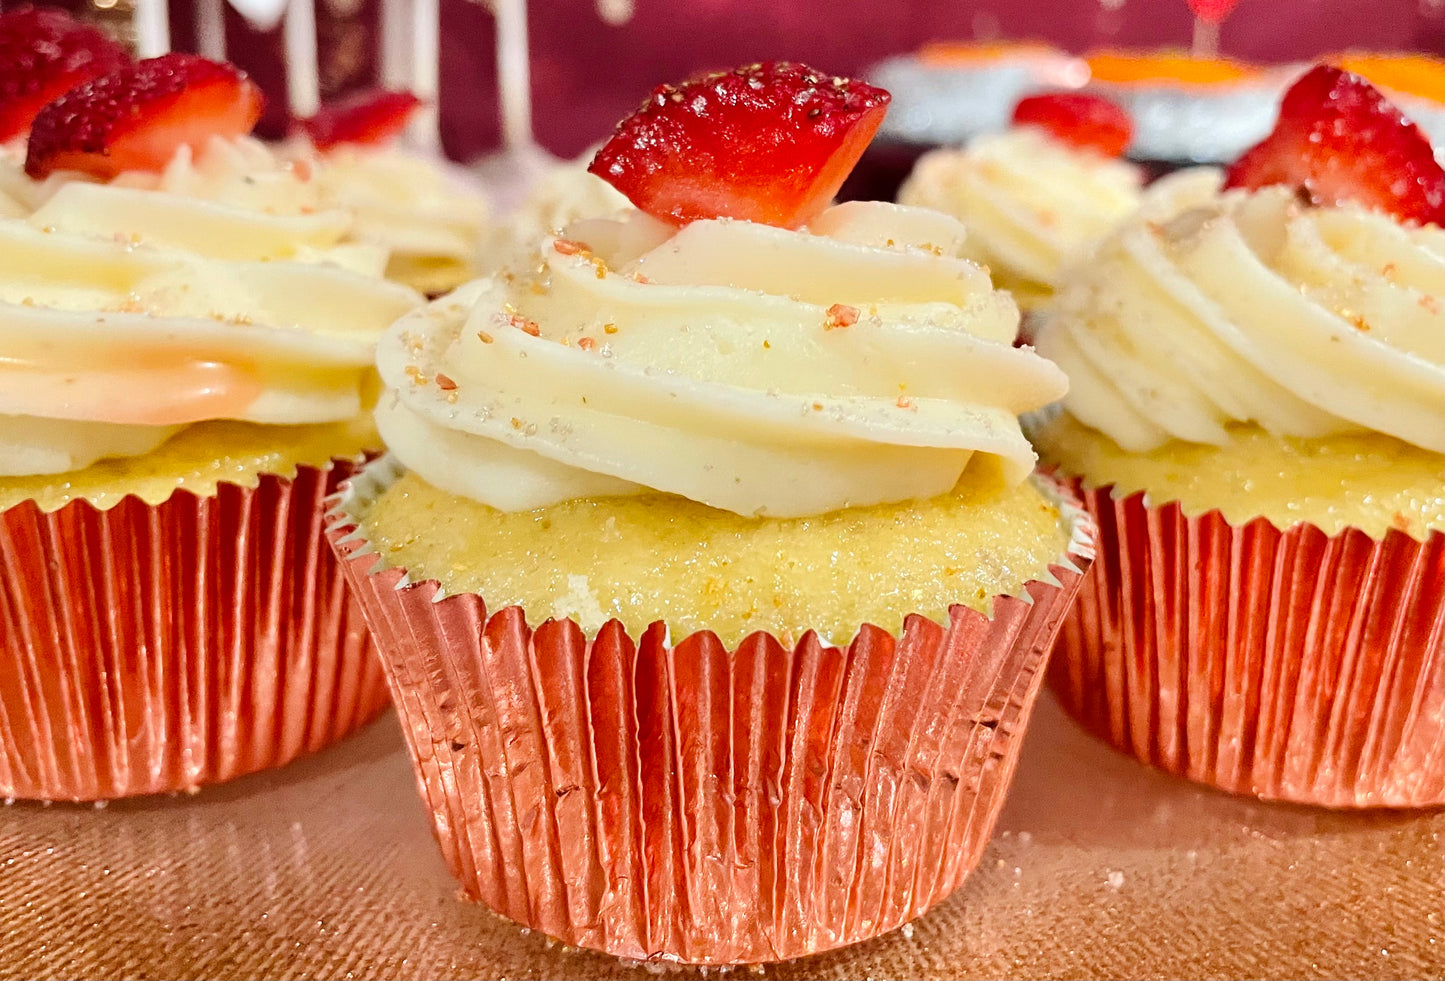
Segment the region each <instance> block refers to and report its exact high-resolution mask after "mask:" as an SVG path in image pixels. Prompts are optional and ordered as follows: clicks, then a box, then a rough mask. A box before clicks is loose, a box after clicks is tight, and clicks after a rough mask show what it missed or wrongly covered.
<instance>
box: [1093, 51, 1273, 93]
mask: <svg viewBox="0 0 1445 981" xmlns="http://www.w3.org/2000/svg"><path fill="white" fill-rule="evenodd" d="M1085 60H1086V61H1087V62H1088V63H1089V71H1090V73H1091V76H1092V78H1093V80H1094V81H1096V82H1113V83H1117V84H1128V83H1131V82H1159V81H1167V82H1183V83H1185V84H1188V85H1227V84H1229V83H1231V82H1239V81H1243V80H1246V79H1251V78H1254V77H1256V76H1257V75H1259V74H1260V68H1259V67H1258V66H1257V65H1251V64H1249V63H1248V62H1243V61H1233V60H1231V59H1229V58H1194V57H1191V56H1190V55H1189V54H1187V53H1185V52H1183V51H1095V52H1093V53H1091V54H1089V55H1087V56H1085Z"/></svg>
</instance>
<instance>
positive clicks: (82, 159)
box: [25, 54, 264, 179]
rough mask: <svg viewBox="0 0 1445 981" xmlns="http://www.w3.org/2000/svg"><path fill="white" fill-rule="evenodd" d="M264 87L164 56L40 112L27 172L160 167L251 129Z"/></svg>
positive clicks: (234, 71)
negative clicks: (184, 151) (183, 151)
mask: <svg viewBox="0 0 1445 981" xmlns="http://www.w3.org/2000/svg"><path fill="white" fill-rule="evenodd" d="M263 104H264V103H263V99H262V96H261V90H260V89H259V88H257V87H256V84H255V83H254V82H252V81H251V80H250V79H249V78H247V77H246V74H245V72H243V71H241V70H240V69H239V68H234V67H232V66H231V65H223V64H220V63H219V62H214V61H207V60H206V59H205V58H202V57H199V56H198V55H190V54H168V55H162V56H161V57H159V58H148V59H147V60H145V61H141V62H137V63H136V64H134V65H128V66H126V67H125V68H122V69H120V70H119V71H115V72H112V73H111V74H109V75H104V76H102V77H100V78H97V79H95V80H94V81H90V82H86V83H85V84H84V85H81V86H80V87H79V88H76V89H72V90H71V91H70V92H67V93H66V94H65V95H63V96H61V97H60V98H59V99H56V100H55V101H54V102H52V103H50V105H48V106H46V107H45V108H44V109H42V110H41V111H40V114H39V115H37V116H36V117H35V124H34V125H33V126H32V127H31V130H30V146H29V150H28V152H27V154H26V156H25V172H26V173H27V174H29V175H30V176H31V177H37V178H39V177H44V176H45V175H46V174H49V173H50V172H51V171H54V170H80V171H84V172H85V173H88V174H92V175H94V176H96V177H100V178H104V179H109V178H111V177H114V176H115V175H116V174H119V173H121V172H122V171H126V170H160V169H162V168H163V167H165V165H166V164H167V163H169V162H170V160H171V158H172V157H174V156H175V154H176V151H177V150H179V149H180V148H181V147H182V146H190V147H191V148H192V149H197V148H199V147H201V146H203V145H204V144H205V142H206V141H207V140H209V139H210V138H211V137H212V136H221V137H235V136H244V135H246V134H247V133H249V132H251V129H252V127H254V126H255V125H256V120H258V119H260V118H261V109H262V106H263Z"/></svg>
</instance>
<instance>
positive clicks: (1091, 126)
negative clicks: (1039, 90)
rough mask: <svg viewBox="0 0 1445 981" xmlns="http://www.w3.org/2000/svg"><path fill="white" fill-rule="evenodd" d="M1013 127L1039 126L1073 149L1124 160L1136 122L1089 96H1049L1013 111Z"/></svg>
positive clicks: (1106, 102) (1028, 101)
mask: <svg viewBox="0 0 1445 981" xmlns="http://www.w3.org/2000/svg"><path fill="white" fill-rule="evenodd" d="M1014 125H1016V126H1040V127H1042V128H1044V129H1046V130H1048V131H1049V133H1050V134H1051V135H1052V136H1054V138H1056V139H1059V140H1062V141H1063V142H1065V143H1067V144H1069V145H1070V146H1076V147H1078V148H1079V149H1081V150H1094V151H1097V152H1099V153H1102V154H1103V155H1104V156H1106V157H1122V156H1123V155H1124V150H1125V149H1126V148H1127V147H1128V146H1129V141H1130V140H1131V139H1133V138H1134V122H1133V120H1131V119H1130V118H1129V114H1128V113H1127V112H1125V111H1124V110H1123V109H1120V108H1119V107H1118V106H1116V105H1114V103H1112V102H1110V101H1109V100H1108V99H1105V98H1102V97H1101V96H1097V95H1090V94H1088V93H1086V92H1050V93H1048V94H1046V95H1031V96H1029V97H1028V98H1026V99H1022V100H1020V101H1019V104H1018V105H1017V106H1015V107H1014Z"/></svg>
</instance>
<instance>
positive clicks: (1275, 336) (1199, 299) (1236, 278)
mask: <svg viewBox="0 0 1445 981" xmlns="http://www.w3.org/2000/svg"><path fill="white" fill-rule="evenodd" d="M1194 190H1195V192H1197V193H1196V195H1195V199H1194V200H1193V201H1192V202H1191V201H1190V200H1189V195H1187V194H1185V195H1178V196H1177V197H1176V199H1175V200H1174V205H1175V209H1176V213H1175V214H1174V215H1173V216H1172V217H1169V216H1168V215H1167V214H1164V213H1161V212H1157V211H1156V212H1154V213H1152V214H1143V215H1141V216H1140V217H1139V218H1137V219H1135V220H1132V221H1130V222H1128V223H1126V224H1125V225H1124V226H1123V227H1122V228H1121V229H1120V230H1119V231H1118V232H1116V233H1115V234H1114V235H1113V236H1111V237H1110V238H1109V239H1108V240H1107V241H1106V242H1105V243H1104V244H1103V245H1102V246H1101V247H1100V248H1099V249H1098V250H1097V251H1096V252H1095V253H1094V254H1093V255H1092V256H1091V257H1090V258H1089V260H1088V261H1087V262H1086V263H1082V264H1080V266H1079V267H1077V269H1076V272H1075V274H1074V277H1073V279H1072V280H1071V282H1070V283H1069V284H1068V285H1067V287H1066V288H1065V289H1064V290H1063V291H1062V293H1061V294H1060V296H1059V298H1058V302H1057V306H1056V308H1055V310H1054V312H1053V313H1052V314H1051V315H1050V317H1049V319H1048V320H1047V322H1046V324H1045V327H1044V330H1043V332H1042V334H1041V335H1040V338H1039V346H1040V350H1041V351H1042V352H1043V353H1045V354H1046V355H1047V356H1049V357H1051V358H1053V359H1055V360H1056V361H1057V362H1058V363H1059V365H1060V366H1061V367H1063V368H1064V370H1065V371H1066V372H1067V373H1068V375H1069V378H1070V391H1069V394H1068V396H1067V397H1066V398H1065V400H1064V402H1063V410H1064V411H1063V414H1062V415H1061V416H1060V417H1059V418H1058V419H1056V420H1055V421H1054V422H1053V423H1051V424H1049V425H1048V426H1046V427H1045V428H1044V429H1043V430H1042V431H1041V433H1040V434H1039V439H1040V446H1041V450H1042V452H1043V453H1044V455H1045V457H1046V459H1048V460H1050V461H1051V462H1053V463H1055V464H1057V465H1058V466H1059V467H1060V468H1061V469H1062V470H1063V471H1064V472H1066V473H1068V474H1073V475H1077V476H1078V477H1079V478H1081V480H1082V482H1083V485H1084V487H1085V488H1086V490H1087V492H1088V499H1089V502H1090V505H1091V508H1092V509H1093V510H1094V511H1095V512H1096V517H1097V518H1098V520H1099V524H1100V533H1101V536H1102V537H1101V541H1100V557H1099V562H1098V565H1097V567H1096V568H1097V572H1096V575H1095V577H1094V579H1093V580H1091V582H1090V583H1089V584H1088V585H1087V587H1086V588H1085V590H1084V592H1083V595H1082V598H1081V602H1080V603H1079V605H1078V606H1077V607H1076V610H1075V612H1074V614H1072V616H1071V619H1070V622H1069V625H1068V626H1067V627H1066V628H1065V631H1064V633H1063V634H1062V635H1061V642H1060V648H1059V651H1058V652H1057V659H1056V662H1055V674H1054V678H1055V682H1056V687H1057V688H1058V690H1059V692H1060V696H1061V698H1062V700H1063V701H1064V703H1065V705H1066V706H1067V707H1068V708H1069V710H1070V711H1071V712H1073V713H1074V714H1075V715H1077V716H1079V717H1080V718H1081V719H1082V720H1083V721H1084V722H1085V723H1086V724H1087V725H1088V726H1089V727H1090V728H1092V729H1094V730H1095V731H1096V732H1099V733H1100V734H1101V735H1103V736H1105V737H1106V738H1108V739H1109V740H1110V741H1111V742H1113V743H1114V744H1115V745H1117V746H1119V747H1120V748H1121V749H1124V750H1126V751H1128V752H1131V753H1134V754H1136V755H1137V756H1139V757H1140V758H1141V759H1143V760H1146V761H1148V762H1151V763H1153V764H1155V765H1157V766H1160V767H1163V768H1165V769H1168V770H1170V771H1172V772H1175V773H1179V774H1182V775H1185V776H1188V777H1190V778H1192V779H1195V780H1199V781H1202V782H1205V783H1210V784H1213V785H1215V786H1219V787H1222V788H1224V789H1227V790H1233V791H1236V792H1240V793H1248V794H1255V795H1258V796H1260V797H1266V798H1278V799H1285V800H1293V801H1301V802H1307V803H1316V804H1327V805H1332V806H1350V807H1368V806H1424V805H1432V804H1433V805H1438V804H1440V803H1441V799H1442V743H1445V730H1442V714H1441V707H1442V703H1445V666H1442V631H1445V593H1442V588H1441V581H1442V575H1441V574H1442V571H1445V570H1442V562H1445V539H1442V530H1445V491H1442V473H1445V458H1442V455H1441V452H1442V449H1445V430H1442V427H1441V419H1442V416H1445V348H1442V346H1441V332H1440V314H1441V310H1442V304H1445V231H1442V229H1441V227H1440V226H1441V222H1442V211H1445V186H1442V175H1441V171H1440V167H1439V165H1438V164H1436V162H1435V160H1434V158H1433V155H1432V153H1431V149H1430V146H1429V144H1428V143H1427V142H1426V141H1425V139H1424V138H1423V136H1421V135H1420V133H1419V132H1418V130H1416V129H1415V127H1414V126H1413V124H1411V123H1409V122H1408V121H1406V120H1404V119H1403V117H1401V116H1400V114H1399V113H1398V112H1397V111H1395V110H1394V109H1393V107H1391V106H1390V105H1389V104H1388V103H1387V102H1385V101H1384V99H1383V98H1382V97H1381V96H1380V95H1379V93H1378V92H1376V91H1375V90H1374V89H1373V88H1371V87H1370V86H1369V85H1368V83H1366V82H1364V81H1363V80H1361V79H1359V78H1357V77H1355V76H1351V75H1347V74H1343V73H1341V72H1339V71H1338V70H1336V69H1331V68H1319V69H1315V70H1314V71H1312V72H1310V73H1309V74H1307V75H1306V76H1304V78H1302V79H1301V80H1300V81H1299V82H1298V83H1297V84H1296V85H1295V86H1294V87H1293V88H1292V89H1291V90H1290V92H1289V94H1288V95H1287V96H1286V97H1285V100H1284V103H1283V105H1282V107H1281V113H1280V121H1279V124H1278V126H1277V128H1276V130H1275V132H1274V134H1273V135H1271V136H1270V137H1269V139H1267V140H1266V141H1265V142H1264V143H1262V144H1260V146H1258V147H1256V148H1254V149H1253V150H1251V151H1250V152H1249V153H1248V154H1246V155H1245V157H1244V158H1242V159H1241V160H1240V162H1239V163H1238V164H1236V165H1235V166H1234V168H1233V169H1232V170H1231V171H1230V172H1229V175H1228V181H1227V186H1226V188H1225V189H1224V190H1222V191H1220V190H1218V189H1215V188H1210V187H1208V186H1207V185H1200V184H1198V183H1196V184H1195V186H1194Z"/></svg>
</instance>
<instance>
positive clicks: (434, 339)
mask: <svg viewBox="0 0 1445 981" xmlns="http://www.w3.org/2000/svg"><path fill="white" fill-rule="evenodd" d="M886 100H887V93H886V92H883V91H881V90H878V89H874V88H871V87H869V86H866V85H861V84H860V83H857V82H852V81H849V80H847V79H842V78H834V77H832V76H828V75H825V74H821V73H817V72H814V71H812V70H811V69H808V68H806V67H804V66H799V65H793V64H787V63H777V64H763V65H754V66H749V67H747V68H742V69H739V70H737V71H736V72H730V73H725V74H718V75H711V76H706V77H703V78H698V79H695V80H693V81H690V82H688V83H685V84H684V85H683V86H681V87H673V86H663V87H662V88H660V89H658V90H657V91H656V92H655V93H654V94H653V96H652V98H651V99H650V101H649V102H648V103H647V105H646V106H644V108H643V109H642V110H640V111H639V113H638V114H637V115H635V116H633V117H631V118H630V119H629V120H626V121H624V123H623V124H622V126H621V127H619V130H618V133H617V135H616V136H615V137H614V138H613V140H612V141H611V142H610V143H609V144H607V145H606V146H605V147H604V148H603V149H602V151H601V152H600V153H599V154H598V157H597V159H596V161H594V164H593V170H594V172H597V173H600V174H603V175H604V176H606V177H607V178H608V180H609V181H610V182H611V183H613V184H614V185H616V186H618V187H619V188H621V189H622V190H624V191H625V193H626V194H627V195H628V197H629V198H630V199H631V200H632V201H633V202H634V203H635V204H636V205H637V206H638V207H637V208H636V209H633V210H630V211H628V212H626V213H624V214H623V215H621V216H617V217H613V218H606V219H593V220H586V221H580V222H577V223H574V224H573V225H571V226H569V228H568V229H567V230H566V232H565V234H564V235H563V236H561V237H553V236H548V237H547V238H545V239H544V240H543V241H542V242H541V243H539V244H540V249H539V250H538V254H539V255H540V257H541V259H540V263H539V264H538V265H527V266H525V267H523V268H522V269H520V270H513V271H506V272H503V273H501V274H499V275H497V276H494V277H489V278H486V279H483V280H480V281H478V282H476V283H472V284H469V285H468V286H466V287H463V288H462V289H460V290H458V291H456V292H455V293H453V294H451V295H449V296H447V297H444V298H442V299H441V300H438V301H436V302H435V303H433V304H432V305H431V306H429V307H426V308H424V309H423V310H421V311H418V312H416V313H415V314H413V315H410V316H408V317H405V318H403V319H402V320H401V321H400V322H399V323H398V324H396V325H395V326H394V327H393V328H392V329H391V330H390V331H388V333H387V335H386V337H385V339H384V340H383V342H382V344H381V346H380V347H379V348H378V365H379V367H380V368H381V371H382V376H383V380H384V383H385V385H386V393H385V394H384V395H383V397H382V400H381V402H380V404H379V406H378V410H377V418H378V423H379V425H380V427H381V429H382V432H383V435H384V436H385V437H386V439H387V442H388V444H389V446H390V448H391V450H392V455H391V456H389V457H387V458H384V459H383V460H382V461H380V462H378V463H377V464H375V465H373V466H372V467H369V468H368V469H367V470H366V471H365V472H364V473H363V474H362V475H360V476H358V477H357V478H355V479H354V480H353V481H352V483H351V485H350V487H349V489H348V490H346V491H344V492H343V493H342V494H341V496H340V498H339V500H338V506H337V510H336V512H335V514H334V523H333V524H332V525H331V527H330V528H329V532H328V533H329V535H330V537H331V539H332V541H333V543H334V545H335V546H336V548H337V551H338V553H339V554H340V555H342V556H343V557H344V558H345V563H344V564H345V568H346V570H347V574H348V576H349V577H350V579H351V581H352V583H353V584H354V586H355V587H356V590H357V593H358V595H359V597H360V598H361V601H362V605H363V608H364V610H365V612H366V615H367V618H368V622H369V623H370V624H371V625H372V626H373V628H374V629H375V630H376V631H377V632H378V641H379V649H380V650H381V652H382V655H383V662H384V663H385V664H386V666H387V671H388V674H389V677H390V680H391V684H392V686H393V691H394V692H395V695H396V699H397V701H398V704H399V706H400V712H401V716H402V720H403V729H404V731H405V732H406V735H407V738H408V740H409V743H410V746H411V750H412V754H413V760H414V762H415V764H416V767H417V773H418V778H419V781H420V783H421V786H422V789H423V792H424V793H425V795H426V797H427V800H428V803H429V805H430V807H431V809H432V812H433V820H434V822H435V827H436V831H437V836H438V840H439V842H440V843H441V846H442V850H443V853H444V854H445V856H446V858H447V860H448V863H449V864H450V866H451V868H452V870H453V872H454V873H455V874H456V876H457V877H458V879H459V880H460V881H461V883H462V888H463V891H464V893H465V894H466V895H468V896H470V897H472V898H476V899H480V900H482V901H484V902H486V903H487V904H488V905H490V906H491V907H492V908H494V909H496V910H498V911H499V912H502V913H504V914H505V915H507V916H510V917H512V918H514V919H516V920H518V921H520V922H522V923H524V924H526V925H528V926H530V927H533V928H535V929H539V930H542V931H544V932H545V933H547V934H549V935H551V936H554V937H557V938H560V939H562V940H564V941H566V942H568V943H573V944H577V945H580V946H585V947H591V948H595V949H600V950H604V951H609V952H611V953H614V954H618V955H621V956H626V957H632V958H639V959H640V958H664V959H671V960H681V961H687V962H695V963H746V962H757V961H771V960H778V959H784V958H790V957H797V956H801V955H803V954H808V953H812V952H815V951H820V950H826V949H829V948H833V947H837V946H840V945H843V944H847V943H852V942H856V941H859V940H863V939H867V938H869V937H872V936H876V935H878V934H880V933H883V932H885V931H887V930H891V929H893V928H895V927H897V926H899V925H900V924H902V923H904V922H906V921H908V920H909V919H911V918H913V917H915V916H917V915H919V914H920V913H922V912H923V911H925V910H926V909H928V908H929V907H931V906H932V905H934V904H935V903H937V902H938V901H939V900H941V899H942V898H943V897H944V896H946V895H948V893H950V892H951V891H952V890H953V889H954V888H955V887H956V886H957V885H958V884H959V882H961V881H962V879H963V878H964V876H966V875H967V873H968V872H969V871H970V870H971V868H972V867H973V865H974V864H975V863H976V862H977V860H978V857H979V854H980V851H981V849H982V847H983V845H984V843H985V842H986V840H987V838H988V835H989V833H990V830H991V828H992V825H993V821H994V819H995V817H996V815H997V813H998V808H999V806H1000V804H1001V801H1002V795H1003V793H1004V790H1005V788H1006V787H1007V784H1008V781H1009V777H1010V775H1011V772H1012V769H1013V766H1014V763H1015V761H1016V759H1017V753H1018V746H1019V737H1020V735H1021V731H1022V728H1023V726H1024V724H1025V723H1026V721H1027V718H1028V715H1029V712H1030V709H1031V706H1032V703H1033V696H1034V694H1035V691H1036V689H1037V686H1038V684H1039V680H1040V672H1041V670H1042V658H1043V655H1044V651H1045V649H1046V648H1047V646H1048V644H1049V642H1050V640H1051V638H1052V635H1053V633H1054V631H1055V629H1056V624H1057V623H1058V621H1059V619H1060V618H1061V617H1062V613H1063V608H1064V606H1065V605H1066V603H1067V601H1068V599H1069V596H1070V595H1071V593H1072V591H1073V589H1074V588H1075V587H1076V586H1077V584H1078V581H1079V577H1080V572H1081V570H1082V569H1083V568H1085V567H1086V566H1087V564H1088V554H1089V544H1088V530H1087V525H1086V524H1085V523H1083V521H1081V518H1082V517H1083V516H1082V514H1081V513H1080V512H1078V511H1077V510H1076V509H1074V507H1073V506H1072V504H1071V503H1070V502H1069V500H1068V498H1067V496H1066V495H1062V494H1061V493H1060V488H1058V487H1056V486H1054V485H1052V484H1050V483H1049V482H1047V481H1035V480H1031V479H1028V474H1029V472H1030V470H1031V468H1032V465H1033V462H1034V455H1033V451H1032V449H1031V448H1030V447H1029V444H1028V442H1027V441H1026V440H1025V439H1024V438H1023V435H1022V433H1021V431H1020V429H1019V424H1018V421H1017V414H1018V413H1019V412H1021V411H1026V410H1027V409H1028V408H1029V407H1031V406H1038V405H1041V404H1043V403H1045V402H1047V401H1049V400H1050V399H1052V398H1054V397H1056V396H1057V395H1058V394H1060V393H1061V392H1062V391H1063V389H1064V379H1063V376H1062V375H1061V374H1060V373H1059V372H1058V371H1057V370H1056V369H1055V368H1054V367H1053V366H1052V365H1050V364H1049V363H1048V362H1046V361H1044V360H1043V359H1041V358H1039V357H1038V356H1037V355H1035V354H1034V353H1033V352H1032V351H1031V350H1028V349H1021V348H1014V347H1012V346H1011V341H1012V339H1013V336H1014V331H1015V327H1016V323H1017V310H1016V308H1015V307H1014V305H1013V303H1012V301H1011V300H1010V299H1009V298H1008V297H1007V295H1006V294H1002V293H999V292H996V291H994V290H993V289H992V287H991V285H990V283H989V280H988V276H987V274H986V273H985V272H983V270H981V269H979V268H978V267H977V266H975V265H973V264H972V263H970V262H968V261H967V260H964V259H962V258H960V257H959V255H958V248H959V245H960V242H961V238H962V229H961V227H960V226H959V225H958V223H957V222H956V221H955V220H953V219H950V218H948V217H947V216H944V215H939V214H935V213H932V212H927V211H921V210H918V209H910V208H903V207H900V206H896V205H888V204H877V203H874V204H863V203H853V204H846V205H841V206H838V207H835V208H826V204H827V202H828V200H829V199H830V198H831V197H832V195H833V193H834V192H835V191H836V189H837V187H838V185H839V184H840V183H841V182H842V180H843V179H844V177H845V176H846V174H847V172H848V169H849V168H850V167H851V165H852V164H853V163H854V162H855V161H856V159H857V157H858V155H859V154H861V153H862V151H863V148H864V145H865V144H866V142H867V139H868V137H869V136H871V134H872V132H873V130H874V129H875V128H876V126H877V123H878V119H879V117H881V115H882V112H883V107H884V105H885V103H886ZM504 802H505V806H504ZM579 842H588V843H589V844H588V846H587V847H585V848H579V847H578V843H579Z"/></svg>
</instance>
